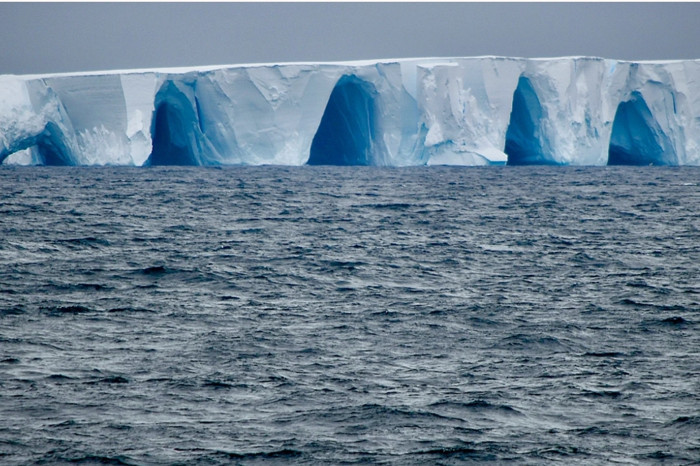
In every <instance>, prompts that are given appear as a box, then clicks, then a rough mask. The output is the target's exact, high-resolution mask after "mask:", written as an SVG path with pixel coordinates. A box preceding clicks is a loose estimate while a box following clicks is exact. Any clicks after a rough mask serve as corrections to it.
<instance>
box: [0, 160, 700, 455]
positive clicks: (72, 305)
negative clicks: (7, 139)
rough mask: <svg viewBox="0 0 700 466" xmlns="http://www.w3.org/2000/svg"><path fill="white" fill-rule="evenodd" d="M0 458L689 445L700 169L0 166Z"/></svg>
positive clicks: (699, 292) (696, 449)
mask: <svg viewBox="0 0 700 466" xmlns="http://www.w3.org/2000/svg"><path fill="white" fill-rule="evenodd" d="M0 199H1V200H0V463H2V464H6V465H13V464H61V463H81V464H93V463H109V464H146V465H150V464H155V465H160V464H231V463H233V464H237V463H240V464H256V463H263V462H264V463H285V464H288V463H293V464H343V463H385V464H397V465H405V464H462V463H470V462H487V463H495V464H502V463H510V464H543V463H550V462H552V463H560V464H586V465H588V464H610V463H622V464H658V463H666V464H674V465H676V464H700V169H698V168H690V167H686V168H658V167H645V168H632V167H617V168H562V167H487V168H447V167H432V168H426V167H421V168H406V169H380V168H357V167H296V168H281V167H240V168H225V169H206V168H172V169H166V168H162V169H161V168H158V169H156V168H153V169H143V168H133V169H129V168H42V167H31V168H29V167H25V168H22V167H2V169H1V170H0Z"/></svg>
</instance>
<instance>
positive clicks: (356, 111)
mask: <svg viewBox="0 0 700 466" xmlns="http://www.w3.org/2000/svg"><path fill="white" fill-rule="evenodd" d="M376 95H377V91H376V89H375V88H374V86H373V85H372V84H370V83H368V82H366V81H363V80H361V79H360V78H358V77H357V76H354V75H347V76H343V77H342V78H341V79H340V80H339V81H338V83H337V84H336V85H335V87H334V88H333V92H331V96H330V98H329V99H328V104H327V105H326V110H325V111H324V113H323V117H321V123H320V125H319V126H318V130H317V131H316V135H315V136H314V139H313V141H312V143H311V152H310V155H309V161H308V162H307V163H308V164H309V165H375V164H376V160H375V158H376V156H377V154H375V150H374V146H375V140H376V137H377V134H378V131H377V127H376V102H375V98H376Z"/></svg>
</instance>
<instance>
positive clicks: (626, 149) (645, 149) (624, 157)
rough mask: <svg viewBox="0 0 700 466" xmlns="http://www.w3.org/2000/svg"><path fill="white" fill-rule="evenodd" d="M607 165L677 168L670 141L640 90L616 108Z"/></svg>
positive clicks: (674, 152) (674, 153)
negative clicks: (666, 166) (671, 166)
mask: <svg viewBox="0 0 700 466" xmlns="http://www.w3.org/2000/svg"><path fill="white" fill-rule="evenodd" d="M608 165H678V158H677V157H676V151H675V149H674V147H673V144H672V143H671V140H670V139H669V137H668V136H667V135H666V133H664V132H663V130H662V129H661V127H660V126H659V123H658V122H657V121H656V119H655V118H654V116H653V115H652V113H651V110H650V109H649V107H648V106H647V103H646V102H645V101H644V98H643V97H642V95H641V94H640V93H639V92H638V91H635V92H633V93H632V94H631V96H630V99H629V100H627V101H624V102H622V103H620V105H618V107H617V111H616V112H615V119H614V120H613V127H612V134H611V136H610V148H609V149H608Z"/></svg>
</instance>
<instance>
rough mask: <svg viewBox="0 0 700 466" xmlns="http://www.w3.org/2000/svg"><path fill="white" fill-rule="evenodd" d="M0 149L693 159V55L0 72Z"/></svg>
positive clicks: (438, 159) (23, 155) (406, 158)
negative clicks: (667, 58) (689, 57)
mask: <svg viewBox="0 0 700 466" xmlns="http://www.w3.org/2000/svg"><path fill="white" fill-rule="evenodd" d="M0 163H3V164H24V165H130V166H156V165H197V166H207V165H265V164H274V165H305V164H309V165H371V166H397V167H399V166H412V165H444V164H449V165H489V164H508V165H608V164H610V165H700V60H671V61H642V62H630V61H620V60H612V59H605V58H595V57H561V58H534V59H528V58H508V57H465V58H411V59H385V60H367V61H354V62H335V63H282V64H247V65H226V66H208V67H192V68H171V69H152V70H115V71H103V72H85V73H64V74H46V75H0Z"/></svg>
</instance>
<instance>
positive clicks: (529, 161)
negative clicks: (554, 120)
mask: <svg viewBox="0 0 700 466" xmlns="http://www.w3.org/2000/svg"><path fill="white" fill-rule="evenodd" d="M545 116H546V115H545V110H544V108H543V107H542V103H541V102H540V99H539V97H537V92H536V91H535V88H534V87H533V85H532V82H531V81H530V79H529V78H527V77H525V76H520V79H518V86H517V87H516V89H515V92H514V93H513V107H512V110H511V113H510V123H509V124H508V130H507V131H506V146H505V150H504V152H505V153H506V154H507V155H508V162H507V163H508V165H552V164H556V163H557V162H556V161H555V160H554V159H553V157H552V154H550V153H549V152H550V151H549V150H548V149H547V147H548V144H547V140H546V137H545V135H544V131H543V122H544V120H545Z"/></svg>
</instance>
